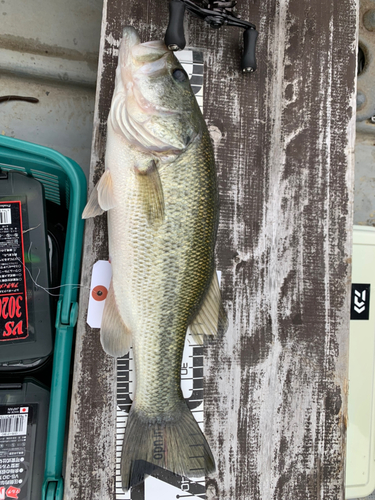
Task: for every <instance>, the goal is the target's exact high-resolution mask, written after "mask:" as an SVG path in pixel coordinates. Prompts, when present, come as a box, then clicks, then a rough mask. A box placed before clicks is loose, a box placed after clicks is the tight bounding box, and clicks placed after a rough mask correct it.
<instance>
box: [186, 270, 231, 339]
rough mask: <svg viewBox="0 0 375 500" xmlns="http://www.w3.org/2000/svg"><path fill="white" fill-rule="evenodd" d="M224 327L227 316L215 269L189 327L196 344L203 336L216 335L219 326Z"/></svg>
mask: <svg viewBox="0 0 375 500" xmlns="http://www.w3.org/2000/svg"><path fill="white" fill-rule="evenodd" d="M226 327H227V318H226V314H225V311H224V308H223V305H222V301H221V293H220V286H219V280H218V277H217V273H216V269H215V270H214V273H213V275H212V280H211V283H210V286H209V288H208V290H207V293H206V295H205V298H204V300H203V303H202V305H201V308H200V309H199V311H198V313H197V315H196V316H195V318H194V319H193V321H192V322H191V324H190V326H189V328H190V331H191V333H192V335H193V338H194V340H195V341H196V342H197V343H198V344H203V343H204V340H205V337H208V336H212V335H216V334H217V332H218V330H219V328H220V329H223V330H225V329H226Z"/></svg>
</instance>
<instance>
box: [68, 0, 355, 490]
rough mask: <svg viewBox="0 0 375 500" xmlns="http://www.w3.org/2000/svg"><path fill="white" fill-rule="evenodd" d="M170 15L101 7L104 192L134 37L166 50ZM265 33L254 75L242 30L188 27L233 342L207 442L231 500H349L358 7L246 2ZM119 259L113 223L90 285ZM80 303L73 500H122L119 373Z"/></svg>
mask: <svg viewBox="0 0 375 500" xmlns="http://www.w3.org/2000/svg"><path fill="white" fill-rule="evenodd" d="M167 7H168V6H167V2H160V1H159V2H156V1H155V0H154V1H151V0H141V1H140V0H137V1H136V0H131V1H128V2H121V1H120V0H111V1H109V2H108V3H107V1H105V2H104V16H103V30H102V46H101V58H100V59H101V63H100V66H99V76H98V91H97V108H96V117H95V124H94V130H95V131H94V140H93V153H92V165H91V179H92V181H93V182H96V181H97V179H98V177H99V176H100V174H101V172H102V169H103V158H104V150H105V133H106V132H105V123H106V118H107V113H108V109H109V105H110V100H111V95H112V90H113V76H114V71H115V66H116V63H117V60H116V47H117V42H118V40H119V39H120V34H121V29H122V27H123V26H124V25H125V24H132V25H134V26H135V27H137V29H138V30H139V31H140V34H141V38H142V39H143V40H144V41H146V40H149V39H157V38H161V37H163V35H164V31H165V29H166V25H167ZM238 7H239V9H240V11H241V14H242V17H244V18H245V19H250V20H251V21H252V22H254V23H255V24H256V25H257V26H258V27H259V31H260V33H261V34H260V38H259V44H258V60H259V64H258V70H257V72H256V73H255V74H253V75H250V76H249V75H246V76H245V75H242V74H241V73H240V72H239V70H238V68H239V59H240V53H239V51H238V43H239V41H240V37H241V34H240V32H239V31H237V30H235V29H233V28H223V29H222V30H220V31H219V32H217V31H213V30H209V28H207V27H206V26H205V25H204V24H203V23H200V22H199V21H197V20H195V19H193V18H189V19H188V32H189V44H190V46H195V47H201V48H203V50H204V51H205V82H206V86H205V96H204V104H205V117H206V120H207V122H208V125H209V127H210V128H211V131H212V132H213V136H214V139H215V151H216V158H217V165H218V176H219V188H220V201H221V220H220V226H219V234H218V242H217V261H218V269H220V270H221V271H222V289H223V295H224V300H225V307H226V310H227V312H228V317H229V323H230V327H229V330H228V332H227V333H226V334H225V335H224V336H223V337H221V338H218V339H217V340H215V341H214V342H213V343H211V344H210V345H209V346H208V347H207V348H206V350H205V351H206V378H205V409H206V410H205V411H206V434H207V436H208V439H209V441H210V443H211V444H212V447H213V451H214V454H215V456H216V459H217V465H218V472H217V474H216V475H215V476H213V479H214V481H216V484H217V490H218V497H219V498H222V499H225V500H227V499H236V500H239V499H241V500H245V499H250V498H251V499H262V500H270V499H275V500H278V499H283V500H284V499H288V498H296V499H301V500H302V499H303V500H309V499H317V498H320V499H324V500H330V499H337V498H344V488H343V484H344V456H345V446H344V444H345V422H346V421H345V419H346V382H347V381H346V372H347V349H348V346H347V340H348V330H349V303H348V297H349V281H350V255H351V248H350V246H351V225H352V186H353V146H354V140H353V137H354V130H355V128H354V127H355V122H354V114H355V106H354V97H355V67H356V59H355V54H356V11H357V4H356V1H355V0H342V1H340V2H326V1H324V0H310V1H307V0H279V1H276V0H264V1H262V2H253V3H245V2H240V3H239V6H238ZM106 257H107V247H106V222H105V217H102V218H96V219H95V221H93V222H92V221H90V222H88V224H87V227H86V236H85V252H84V269H83V275H82V280H83V281H82V282H83V284H84V285H86V286H88V284H89V277H90V273H91V267H92V265H93V263H94V262H95V260H97V259H99V258H106ZM87 302H88V290H87V289H83V290H82V293H81V298H80V304H81V313H80V319H79V325H78V331H77V348H76V360H75V374H74V387H73V399H72V413H71V421H70V424H71V432H70V439H69V451H68V462H67V472H66V495H65V496H66V498H67V499H73V498H74V499H77V498H82V499H86V498H90V499H99V498H100V499H103V498H105V499H107V498H113V497H114V463H115V462H114V454H115V453H114V446H115V441H114V408H115V396H114V390H115V384H114V367H115V365H114V363H113V361H112V360H111V359H110V358H109V357H107V356H105V354H104V353H103V352H102V350H101V347H100V343H99V339H98V332H97V331H91V330H90V329H89V328H88V327H87V325H86V324H85V316H86V310H87Z"/></svg>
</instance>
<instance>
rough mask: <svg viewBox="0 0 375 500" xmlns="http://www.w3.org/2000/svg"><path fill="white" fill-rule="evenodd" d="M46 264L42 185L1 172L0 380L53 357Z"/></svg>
mask: <svg viewBox="0 0 375 500" xmlns="http://www.w3.org/2000/svg"><path fill="white" fill-rule="evenodd" d="M49 260H50V255H49V252H48V243H47V228H46V210H45V198H44V188H43V185H42V184H41V183H40V182H39V181H37V180H36V179H34V178H32V177H28V176H26V175H25V174H21V173H18V172H0V381H1V373H6V372H9V371H12V372H14V371H25V370H35V369H36V368H38V367H40V366H42V365H43V364H44V363H45V362H46V361H47V360H48V359H49V357H50V355H51V353H52V349H53V328H52V312H51V301H50V296H49V294H48V292H47V291H46V289H48V288H49V287H50V278H49V267H50V266H49V264H50V263H49Z"/></svg>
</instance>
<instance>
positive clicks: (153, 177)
mask: <svg viewBox="0 0 375 500" xmlns="http://www.w3.org/2000/svg"><path fill="white" fill-rule="evenodd" d="M134 173H135V176H136V179H137V183H138V191H139V194H140V197H141V200H142V203H143V206H144V209H145V211H146V215H147V219H148V221H149V223H150V224H153V223H155V222H156V221H161V220H162V219H163V218H164V195H163V186H162V184H161V180H160V175H159V172H158V169H157V165H156V162H155V161H154V160H152V161H151V162H150V164H149V166H148V167H147V168H146V169H141V168H137V167H134Z"/></svg>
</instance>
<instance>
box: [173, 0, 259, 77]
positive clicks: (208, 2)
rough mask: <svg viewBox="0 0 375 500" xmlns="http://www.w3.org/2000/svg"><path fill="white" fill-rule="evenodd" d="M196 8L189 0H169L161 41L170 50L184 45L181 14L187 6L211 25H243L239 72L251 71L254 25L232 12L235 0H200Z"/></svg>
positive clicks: (256, 34) (253, 58)
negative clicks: (166, 19) (166, 25)
mask: <svg viewBox="0 0 375 500" xmlns="http://www.w3.org/2000/svg"><path fill="white" fill-rule="evenodd" d="M202 2H203V7H200V6H199V5H197V4H196V3H195V2H193V1H192V0H170V2H169V24H168V28H167V31H166V33H165V38H164V41H165V44H166V46H167V47H168V48H169V49H170V50H182V49H183V48H184V47H185V45H186V41H185V35H184V14H185V10H186V9H187V10H188V11H189V12H191V13H192V14H193V15H194V16H196V17H199V18H200V19H202V20H203V21H205V22H206V23H207V24H209V25H210V26H211V27H212V28H215V29H217V28H220V27H221V26H223V25H224V24H226V25H228V26H236V27H237V28H243V29H244V30H245V31H244V34H243V38H244V52H243V55H242V60H241V67H242V71H244V72H248V73H251V72H253V71H255V70H256V68H257V63H256V58H255V47H256V41H257V38H258V32H257V30H256V27H255V25H254V24H252V23H249V22H248V21H243V20H242V19H240V16H239V15H238V14H237V12H236V7H235V6H236V3H237V2H236V1H235V0H229V1H221V0H202Z"/></svg>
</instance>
